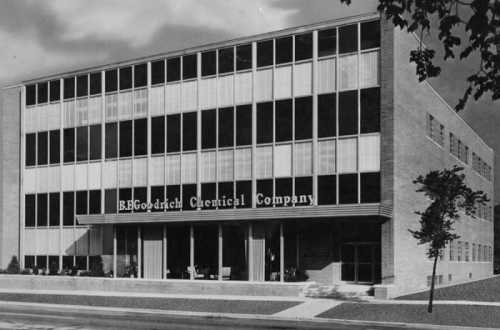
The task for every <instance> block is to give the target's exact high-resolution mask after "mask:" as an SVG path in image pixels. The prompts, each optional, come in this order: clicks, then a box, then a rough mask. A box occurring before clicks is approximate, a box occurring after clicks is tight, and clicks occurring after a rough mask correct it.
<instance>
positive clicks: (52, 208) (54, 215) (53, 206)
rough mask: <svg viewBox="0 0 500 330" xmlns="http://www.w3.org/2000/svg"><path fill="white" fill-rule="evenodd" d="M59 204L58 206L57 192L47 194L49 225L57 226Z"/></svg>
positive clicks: (58, 196) (58, 221)
mask: <svg viewBox="0 0 500 330" xmlns="http://www.w3.org/2000/svg"><path fill="white" fill-rule="evenodd" d="M59 206H60V195H59V193H58V192H57V193H50V194H49V225H50V226H59V223H60V218H59Z"/></svg>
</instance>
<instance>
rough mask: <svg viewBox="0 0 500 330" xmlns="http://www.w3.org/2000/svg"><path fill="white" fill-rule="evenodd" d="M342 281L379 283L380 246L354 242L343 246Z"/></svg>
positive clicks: (371, 243)
mask: <svg viewBox="0 0 500 330" xmlns="http://www.w3.org/2000/svg"><path fill="white" fill-rule="evenodd" d="M341 258H342V281H346V282H353V283H360V284H361V283H363V284H367V283H370V284H372V283H377V282H379V281H380V244H379V243H373V242H353V243H345V244H343V245H342V251H341Z"/></svg>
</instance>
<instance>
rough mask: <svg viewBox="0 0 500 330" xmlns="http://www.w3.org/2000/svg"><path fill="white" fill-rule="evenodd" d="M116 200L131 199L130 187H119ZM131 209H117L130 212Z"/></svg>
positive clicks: (124, 200)
mask: <svg viewBox="0 0 500 330" xmlns="http://www.w3.org/2000/svg"><path fill="white" fill-rule="evenodd" d="M118 200H119V201H120V202H122V201H123V202H125V203H127V201H129V200H132V189H130V188H121V189H119V190H118ZM130 212H132V211H131V210H118V213H130Z"/></svg>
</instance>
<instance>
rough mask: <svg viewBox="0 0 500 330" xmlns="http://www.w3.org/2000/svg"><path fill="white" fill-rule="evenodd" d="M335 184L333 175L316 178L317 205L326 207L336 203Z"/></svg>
mask: <svg viewBox="0 0 500 330" xmlns="http://www.w3.org/2000/svg"><path fill="white" fill-rule="evenodd" d="M336 187H337V183H336V177H335V175H319V176H318V204H319V205H327V204H335V203H336V195H337V191H336Z"/></svg>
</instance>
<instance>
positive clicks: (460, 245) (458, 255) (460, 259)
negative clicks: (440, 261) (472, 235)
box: [457, 241, 462, 261]
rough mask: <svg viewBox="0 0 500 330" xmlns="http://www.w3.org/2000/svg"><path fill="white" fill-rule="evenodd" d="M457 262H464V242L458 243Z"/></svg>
mask: <svg viewBox="0 0 500 330" xmlns="http://www.w3.org/2000/svg"><path fill="white" fill-rule="evenodd" d="M457 261H462V241H458V242H457Z"/></svg>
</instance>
